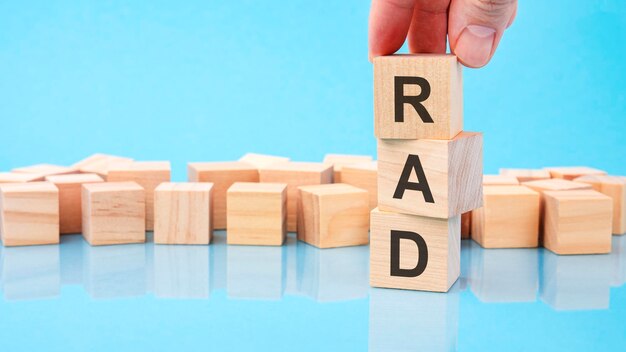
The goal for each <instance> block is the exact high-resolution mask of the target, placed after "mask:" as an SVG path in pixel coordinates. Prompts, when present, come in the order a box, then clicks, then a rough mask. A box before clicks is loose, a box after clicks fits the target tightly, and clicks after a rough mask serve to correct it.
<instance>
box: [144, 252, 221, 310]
mask: <svg viewBox="0 0 626 352" xmlns="http://www.w3.org/2000/svg"><path fill="white" fill-rule="evenodd" d="M209 291H210V287H209V248H208V247H207V246H180V245H179V246H168V245H158V244H157V245H154V294H155V296H157V297H162V298H208V297H209Z"/></svg>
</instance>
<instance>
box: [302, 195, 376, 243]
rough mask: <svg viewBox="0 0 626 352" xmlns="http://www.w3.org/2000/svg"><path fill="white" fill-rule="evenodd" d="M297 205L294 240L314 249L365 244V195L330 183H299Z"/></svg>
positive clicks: (367, 206)
mask: <svg viewBox="0 0 626 352" xmlns="http://www.w3.org/2000/svg"><path fill="white" fill-rule="evenodd" d="M298 189H299V191H300V202H299V204H298V240H300V241H304V242H306V243H308V244H310V245H313V246H315V247H318V248H334V247H347V246H358V245H364V244H367V243H369V238H368V231H369V217H370V209H369V195H368V193H367V191H366V190H364V189H360V188H357V187H354V186H351V185H348V184H343V183H334V184H325V185H316V186H302V187H299V188H298Z"/></svg>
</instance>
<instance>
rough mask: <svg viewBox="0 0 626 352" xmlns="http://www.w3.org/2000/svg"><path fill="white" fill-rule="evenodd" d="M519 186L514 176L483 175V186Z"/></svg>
mask: <svg viewBox="0 0 626 352" xmlns="http://www.w3.org/2000/svg"><path fill="white" fill-rule="evenodd" d="M514 185H519V181H518V180H517V177H515V176H505V175H483V186H514Z"/></svg>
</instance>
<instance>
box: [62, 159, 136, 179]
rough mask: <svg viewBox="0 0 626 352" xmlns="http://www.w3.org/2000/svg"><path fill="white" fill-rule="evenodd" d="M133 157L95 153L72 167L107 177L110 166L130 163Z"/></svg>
mask: <svg viewBox="0 0 626 352" xmlns="http://www.w3.org/2000/svg"><path fill="white" fill-rule="evenodd" d="M132 161H133V159H131V158H126V157H123V156H116V155H107V154H93V155H91V156H89V157H87V158H85V159H83V160H80V161H78V162H76V163H74V165H72V168H74V169H77V170H79V171H80V172H83V173H93V174H98V175H99V176H101V177H102V178H105V179H106V176H107V175H108V173H109V167H110V166H111V165H115V164H118V165H119V164H122V163H129V162H132Z"/></svg>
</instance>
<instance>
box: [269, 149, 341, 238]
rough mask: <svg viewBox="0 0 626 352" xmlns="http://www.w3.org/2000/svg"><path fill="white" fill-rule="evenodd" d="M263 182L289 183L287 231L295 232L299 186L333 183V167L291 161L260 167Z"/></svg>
mask: <svg viewBox="0 0 626 352" xmlns="http://www.w3.org/2000/svg"><path fill="white" fill-rule="evenodd" d="M259 179H260V181H261V182H270V183H271V182H274V183H286V184H287V231H289V232H295V231H296V228H297V224H298V202H299V200H300V193H299V192H298V187H300V186H308V185H319V184H325V183H332V181H333V167H332V166H331V165H325V164H323V163H310V162H293V161H292V162H289V163H283V164H274V165H270V166H267V167H265V168H262V169H259Z"/></svg>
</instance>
